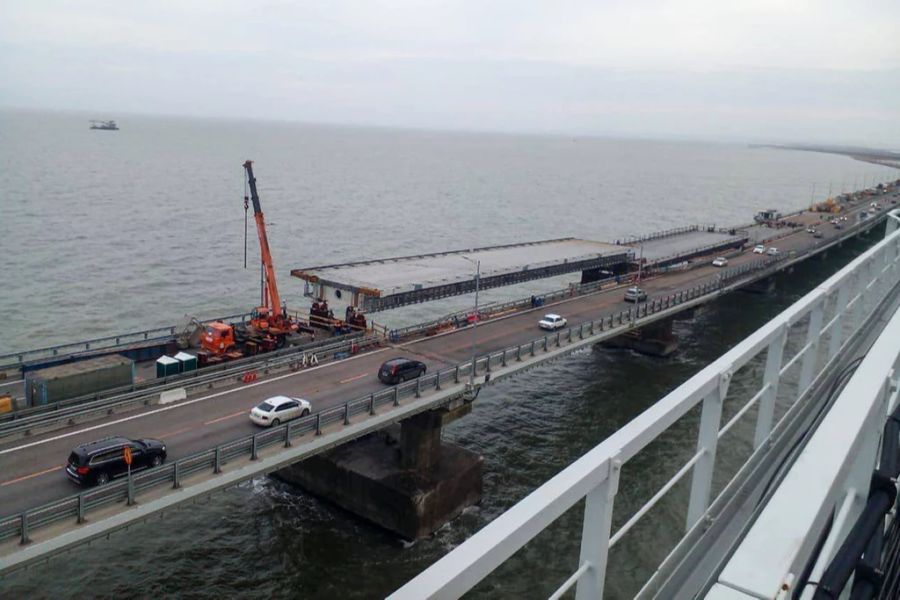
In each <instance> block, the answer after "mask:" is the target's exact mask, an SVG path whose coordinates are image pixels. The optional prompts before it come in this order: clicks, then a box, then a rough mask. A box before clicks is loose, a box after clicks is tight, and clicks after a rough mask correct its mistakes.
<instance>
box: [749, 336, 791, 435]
mask: <svg viewBox="0 0 900 600" xmlns="http://www.w3.org/2000/svg"><path fill="white" fill-rule="evenodd" d="M787 331H788V326H787V325H786V324H785V325H782V327H781V330H780V331H779V333H778V335H776V336H775V338H774V339H773V340H772V341H771V342H770V343H769V348H768V350H767V351H766V371H765V373H764V374H763V386H764V387H766V391H765V392H763V394H762V396H761V397H760V399H759V411H758V412H757V417H756V434H755V435H754V436H753V448H754V449H756V448H759V447H760V446H761V445H762V443H763V442H765V441H766V439H767V438H768V437H769V433H770V432H771V431H772V422H773V420H774V418H775V398H776V397H777V396H778V383H779V382H780V381H781V363H782V358H783V357H784V345H785V343H786V342H787Z"/></svg>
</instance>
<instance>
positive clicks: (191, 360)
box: [175, 352, 197, 373]
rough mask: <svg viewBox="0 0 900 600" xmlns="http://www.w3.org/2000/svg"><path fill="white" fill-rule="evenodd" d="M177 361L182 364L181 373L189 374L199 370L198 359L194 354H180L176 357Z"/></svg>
mask: <svg viewBox="0 0 900 600" xmlns="http://www.w3.org/2000/svg"><path fill="white" fill-rule="evenodd" d="M175 360H177V361H178V362H179V363H181V365H180V369H179V371H180V372H181V373H187V372H188V371H196V370H197V357H196V356H194V355H193V354H188V353H187V352H179V353H178V354H176V355H175Z"/></svg>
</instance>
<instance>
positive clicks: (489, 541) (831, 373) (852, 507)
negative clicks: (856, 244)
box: [390, 211, 900, 600]
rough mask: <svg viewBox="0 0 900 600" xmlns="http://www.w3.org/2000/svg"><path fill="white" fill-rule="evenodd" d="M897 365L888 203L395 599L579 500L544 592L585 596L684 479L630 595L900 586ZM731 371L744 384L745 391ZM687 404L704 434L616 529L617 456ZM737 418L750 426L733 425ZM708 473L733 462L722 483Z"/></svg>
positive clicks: (730, 595) (474, 575)
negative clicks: (868, 232) (860, 231)
mask: <svg viewBox="0 0 900 600" xmlns="http://www.w3.org/2000/svg"><path fill="white" fill-rule="evenodd" d="M753 365H757V367H758V366H760V365H764V368H762V369H760V368H753ZM898 368H900V211H894V212H893V213H892V214H891V221H890V222H889V224H888V229H887V235H886V237H885V239H884V240H882V241H881V242H879V243H878V244H876V245H875V246H874V247H872V248H870V249H869V250H868V251H867V252H865V253H864V254H863V255H861V256H860V257H858V258H857V259H855V260H854V261H852V262H851V263H850V264H849V265H847V266H846V267H844V268H843V269H841V270H840V271H839V272H838V273H836V274H835V275H834V276H832V277H830V278H829V279H828V280H827V281H825V282H824V283H822V284H821V285H819V286H817V287H816V288H815V289H814V290H812V291H811V292H809V293H808V294H807V295H806V296H804V297H803V298H802V299H800V300H799V301H797V302H796V303H795V304H793V305H792V306H791V307H789V308H788V309H786V310H785V311H784V312H782V313H781V314H779V315H778V316H777V317H775V318H774V319H772V320H771V321H770V322H769V323H767V324H766V325H764V326H763V327H762V328H760V329H759V330H757V331H756V332H754V333H753V334H752V335H750V336H749V337H748V338H746V339H745V340H744V341H743V342H741V343H740V344H738V345H737V346H735V347H734V348H732V349H731V350H730V351H729V352H727V353H726V354H724V355H723V356H722V357H720V358H719V359H718V360H716V361H715V362H713V363H712V364H710V365H709V366H707V367H706V368H704V369H703V370H702V371H700V372H699V373H697V374H696V375H695V376H693V377H692V378H690V379H689V380H688V381H686V382H685V383H684V384H682V385H681V386H679V387H678V388H677V389H675V390H673V391H672V392H671V393H670V394H668V395H667V396H665V397H664V398H662V399H661V400H660V401H659V402H657V403H656V404H654V405H653V406H651V407H650V408H649V409H647V410H646V411H645V412H643V413H642V414H640V415H639V416H638V417H636V418H635V419H633V420H632V421H631V422H629V423H628V424H627V425H625V426H624V427H622V428H621V429H620V430H619V431H617V432H616V433H615V434H613V435H612V436H610V437H609V438H607V439H606V440H605V441H603V442H602V443H601V444H599V445H598V446H596V447H595V448H593V449H592V450H590V451H589V452H588V453H587V454H585V455H584V456H582V457H581V458H579V459H578V460H576V461H575V462H574V463H573V464H572V465H570V466H569V467H567V468H566V469H564V470H563V471H562V472H560V473H559V474H558V475H556V476H555V477H553V478H552V479H550V480H549V481H547V482H546V483H545V484H544V485H542V486H540V487H539V488H538V489H536V490H535V491H534V492H533V493H531V494H530V495H529V496H527V497H526V498H525V499H523V500H522V501H520V502H519V503H518V504H516V505H515V506H513V507H512V508H511V509H509V510H508V511H507V512H505V513H504V514H502V515H501V516H499V517H498V518H496V519H495V520H494V521H492V522H491V523H490V524H488V525H487V526H486V527H485V528H483V529H482V530H481V531H479V532H478V533H476V534H475V535H474V536H472V537H470V538H469V539H468V540H467V541H465V542H464V543H462V544H461V545H459V546H458V547H456V548H455V549H454V550H453V551H451V552H450V553H449V554H447V555H446V556H444V557H443V558H442V559H440V560H439V561H438V562H436V563H435V564H433V565H432V566H431V567H429V568H428V569H427V570H425V571H424V572H422V573H421V574H420V575H418V576H417V577H415V578H414V579H412V580H411V581H410V582H408V583H407V584H406V585H404V586H403V587H401V588H400V589H399V590H397V591H396V592H395V593H394V594H393V595H391V596H390V598H391V599H392V600H405V599H407V598H410V599H411V598H416V599H417V600H418V599H421V598H458V597H461V596H462V595H463V594H465V593H466V592H468V591H469V590H471V589H472V588H474V587H475V586H476V585H477V584H478V583H479V582H481V581H482V580H484V579H486V578H488V577H489V576H490V574H491V573H492V572H493V571H494V570H495V569H497V568H498V567H499V566H500V565H502V564H503V563H504V562H506V561H507V560H510V559H511V558H512V557H513V556H514V554H515V553H516V552H518V551H519V550H521V549H522V548H523V547H524V546H525V545H526V544H528V543H529V542H530V541H532V540H533V539H534V538H535V537H536V536H537V535H538V534H540V533H541V532H543V531H545V530H546V529H547V528H548V527H550V526H552V525H553V523H554V522H556V521H557V520H558V519H559V518H560V517H562V516H563V515H564V514H566V513H567V512H568V511H570V510H572V509H573V507H575V506H576V505H579V506H582V505H583V506H584V508H583V514H582V513H581V509H580V508H575V510H576V511H578V512H579V514H582V516H581V519H582V523H583V529H582V535H581V539H580V544H579V545H580V552H578V553H576V554H573V555H571V557H570V559H571V576H570V577H568V578H567V579H565V580H562V581H558V582H556V584H554V585H553V586H551V587H550V588H549V589H550V590H551V591H550V592H549V593H548V594H547V595H548V596H549V597H550V598H554V599H556V598H560V597H562V596H563V595H564V594H566V593H567V592H569V591H571V590H573V589H574V590H575V597H576V598H579V599H582V598H585V599H587V598H600V597H602V596H603V591H604V586H605V585H606V583H607V579H608V578H610V577H612V574H611V573H610V572H609V569H608V564H609V559H610V553H611V552H613V550H614V549H615V548H616V547H617V546H621V542H622V540H623V539H625V538H626V536H628V534H629V532H630V531H633V530H634V528H635V527H636V526H637V525H638V524H639V523H641V521H642V519H644V518H645V516H646V515H647V513H648V512H649V511H650V510H652V509H653V508H654V507H655V506H657V505H659V503H660V501H661V500H662V499H663V498H665V497H667V496H669V495H670V494H671V492H672V489H673V488H674V487H675V486H676V485H677V484H678V483H679V482H681V481H688V482H689V484H690V493H689V496H688V498H687V502H686V503H685V504H681V508H682V509H683V510H684V521H683V524H682V531H683V534H682V535H681V536H680V538H679V539H678V541H677V543H676V544H675V545H674V547H669V548H666V551H667V554H665V555H664V558H663V559H662V560H661V562H660V564H659V565H658V566H657V567H656V568H655V569H654V570H652V571H651V572H649V573H647V576H646V578H645V579H644V580H643V582H642V583H641V585H640V587H639V588H636V589H635V590H634V592H632V593H629V594H628V595H634V596H635V597H638V598H651V597H652V598H688V597H691V598H696V597H704V598H707V599H709V600H748V599H751V598H787V597H793V598H797V597H802V598H812V597H815V598H836V597H839V596H842V592H843V596H842V597H847V593H846V592H847V590H849V589H850V586H851V585H852V588H853V594H854V595H853V597H862V598H870V597H874V596H875V595H877V594H878V593H879V591H881V592H882V594H883V595H882V596H880V597H884V598H887V597H896V593H897V590H898V589H900V573H898V570H900V563H898V562H897V554H896V551H897V549H898V547H900V546H898V544H900V530H898V528H897V523H896V522H894V523H893V524H892V525H891V526H890V527H888V526H887V522H886V521H885V517H886V516H887V513H888V512H889V511H891V507H892V505H893V504H894V499H895V498H896V495H897V483H896V482H897V476H898V473H900V452H898V444H900V437H898V436H900V427H898V424H897V419H898V415H900V391H898V388H900V380H898ZM737 381H740V387H741V388H742V393H738V394H735V393H734V392H733V389H734V386H732V383H733V382H737ZM776 403H780V404H782V406H783V407H784V410H783V413H782V414H777V413H776ZM726 407H727V408H728V411H727V415H728V418H727V419H726V411H724V410H723V409H724V408H726ZM692 409H699V410H700V419H699V427H698V428H697V438H696V449H695V450H694V451H693V452H691V453H690V454H689V457H688V458H687V460H686V461H685V462H684V463H683V465H682V466H681V468H679V469H678V470H677V471H676V472H675V473H674V474H664V475H662V478H661V479H660V481H659V482H658V483H659V485H658V488H657V491H656V492H655V493H653V494H652V495H651V496H650V497H649V498H647V499H646V500H643V504H641V505H639V506H638V507H637V509H636V510H633V511H630V512H629V513H628V514H627V515H626V516H625V517H624V518H621V519H617V520H618V521H619V522H621V525H620V526H619V527H618V529H616V530H615V531H613V510H614V508H615V507H616V503H617V496H618V491H619V481H620V475H621V473H622V471H623V469H625V468H626V467H627V465H628V463H629V461H630V460H632V459H633V458H634V456H635V455H636V454H638V453H639V452H640V451H641V450H643V449H644V448H646V447H647V446H648V445H649V444H651V443H653V442H654V441H655V440H658V439H659V438H660V436H661V435H663V434H665V433H666V432H668V431H671V430H672V428H673V427H674V426H676V424H677V423H679V422H681V421H682V419H684V418H685V415H687V414H688V413H689V412H690V411H691V410H692ZM779 412H780V411H779ZM754 416H755V419H753V417H754ZM748 421H749V423H748ZM742 424H743V425H744V431H745V432H746V435H744V436H741V435H739V434H738V435H737V436H735V435H734V432H739V431H740V429H739V426H741V425H742ZM730 432H731V433H730ZM725 443H730V444H737V445H741V444H747V445H749V446H750V447H751V448H752V451H751V452H750V453H749V456H747V457H746V459H745V460H744V461H743V462H742V463H741V464H740V465H739V466H737V467H736V468H731V469H730V470H725V469H724V468H723V466H722V465H717V461H716V455H717V450H718V449H719V448H721V446H722V444H725ZM784 465H787V467H786V468H782V467H783V466H784ZM723 471H724V473H723ZM714 474H717V475H718V476H719V477H722V476H723V474H725V475H727V477H726V478H725V483H724V484H723V485H719V486H718V487H716V488H715V489H716V492H715V493H714V491H713V490H714V486H713V477H714ZM889 516H890V517H891V518H890V519H888V521H890V520H892V518H893V517H894V516H895V515H894V514H891V515H889ZM661 537H664V536H661ZM882 549H884V556H885V560H886V561H887V562H886V563H881V557H882ZM657 550H658V549H656V548H654V549H646V551H647V552H649V553H651V554H653V553H655V552H657ZM882 586H884V588H883V589H882Z"/></svg>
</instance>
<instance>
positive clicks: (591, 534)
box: [575, 455, 622, 600]
mask: <svg viewBox="0 0 900 600" xmlns="http://www.w3.org/2000/svg"><path fill="white" fill-rule="evenodd" d="M621 471H622V462H621V461H620V460H619V458H618V455H616V456H614V457H612V458H611V459H610V461H609V474H608V475H607V476H606V479H604V480H603V482H602V483H601V484H600V485H598V486H597V487H595V488H594V489H593V490H591V491H590V492H588V494H587V496H586V498H585V502H584V524H583V525H582V528H581V556H580V557H579V559H578V564H579V566H580V565H583V564H585V563H588V564H589V565H590V568H588V570H587V571H585V573H584V575H582V576H581V578H580V579H579V580H578V587H577V588H576V591H575V600H593V599H594V598H602V597H603V583H604V581H605V579H606V562H607V559H608V558H609V533H610V530H611V529H612V513H613V502H614V501H615V499H616V493H617V492H618V491H619V473H621Z"/></svg>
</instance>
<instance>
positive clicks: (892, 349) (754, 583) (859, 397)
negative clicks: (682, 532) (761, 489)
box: [716, 311, 900, 598]
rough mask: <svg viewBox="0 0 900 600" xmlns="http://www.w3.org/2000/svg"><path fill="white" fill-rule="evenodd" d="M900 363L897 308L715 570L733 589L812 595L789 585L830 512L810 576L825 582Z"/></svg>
mask: <svg viewBox="0 0 900 600" xmlns="http://www.w3.org/2000/svg"><path fill="white" fill-rule="evenodd" d="M898 367H900V311H898V312H896V313H895V314H894V316H893V317H892V318H891V319H890V320H889V321H888V323H887V324H886V325H885V327H884V329H883V330H882V331H881V333H880V335H879V337H878V340H876V342H875V343H874V344H873V346H872V348H871V349H870V350H869V352H868V354H867V355H866V357H865V359H864V360H862V361H861V363H860V364H859V367H858V368H857V369H856V371H855V372H854V374H853V376H852V378H850V380H849V382H848V383H847V385H846V387H844V389H843V390H842V391H841V393H840V395H839V396H838V398H837V399H836V400H835V402H834V405H833V406H832V407H831V408H830V410H829V411H828V414H827V415H826V416H825V417H824V419H823V420H822V422H821V424H820V425H819V426H818V428H817V429H816V432H815V434H813V435H812V437H811V438H810V440H809V443H808V444H807V445H806V446H805V447H804V449H803V451H802V453H801V454H800V455H799V456H798V458H797V460H796V462H795V463H794V464H793V465H792V466H791V468H790V471H789V472H788V473H787V475H786V476H785V479H784V480H783V481H782V482H781V484H780V485H779V486H778V488H777V490H776V491H775V492H774V494H773V495H772V497H771V499H770V500H769V501H768V502H767V503H766V504H765V508H764V509H763V510H762V512H761V513H760V514H759V516H758V517H757V518H756V520H755V521H754V523H753V525H752V527H751V528H750V529H749V531H748V533H747V535H746V536H745V537H744V539H743V540H742V541H741V542H740V544H739V545H738V546H737V548H736V550H735V552H734V554H733V556H732V557H731V559H730V560H729V561H728V564H727V565H726V566H725V567H724V569H723V570H722V572H721V574H720V575H719V577H718V581H719V582H720V583H721V584H725V585H726V586H727V589H728V591H729V593H730V594H731V596H733V597H735V598H759V597H766V598H771V597H775V596H776V595H777V594H778V593H779V591H780V590H781V591H787V592H790V593H791V594H794V595H796V594H797V593H800V592H803V596H802V597H803V598H808V597H812V595H813V592H814V591H815V587H813V586H810V587H807V588H805V589H803V590H795V589H794V588H796V587H798V586H799V585H803V584H804V583H805V581H803V580H802V579H801V574H802V573H803V572H804V567H806V565H807V564H808V563H809V562H810V557H811V556H813V555H814V554H815V552H814V548H815V547H816V543H817V541H819V540H820V538H821V536H822V533H823V531H825V530H826V529H827V528H828V520H829V516H830V515H835V518H834V521H833V524H832V525H831V527H830V529H829V530H828V531H827V532H826V533H828V537H827V538H826V539H825V543H824V544H822V546H821V550H820V551H819V553H818V557H817V560H816V561H815V565H814V566H813V568H812V569H811V571H810V572H809V575H808V576H807V578H806V581H809V582H812V581H822V572H823V571H824V569H825V567H826V566H827V565H828V564H829V562H830V561H831V559H832V558H833V556H834V555H835V553H836V552H837V550H838V547H839V546H840V545H841V542H842V541H843V540H844V538H845V537H846V534H847V532H848V530H849V529H850V526H851V525H852V523H853V520H854V519H855V518H856V517H857V516H858V515H859V513H860V512H861V510H862V508H863V506H864V504H865V494H866V491H867V489H868V487H869V483H870V479H871V477H872V471H873V470H874V468H875V466H876V464H875V463H876V461H877V459H876V457H877V455H878V452H877V451H878V448H879V446H880V442H881V432H882V429H883V427H884V423H885V421H886V420H887V418H888V415H891V414H892V413H893V412H894V410H895V409H896V405H897V402H898V390H897V383H898V382H897V377H898V373H897V368H898ZM880 468H883V467H880ZM867 552H868V551H867ZM736 590H743V592H741V593H737V592H736ZM832 591H833V592H834V593H838V592H839V591H840V590H836V589H832ZM716 597H717V598H719V597H720V596H719V595H717V596H716ZM795 597H796V596H795Z"/></svg>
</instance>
